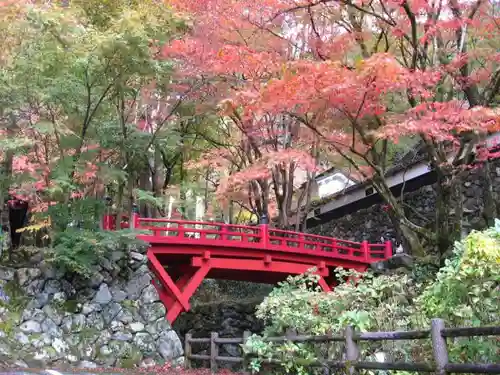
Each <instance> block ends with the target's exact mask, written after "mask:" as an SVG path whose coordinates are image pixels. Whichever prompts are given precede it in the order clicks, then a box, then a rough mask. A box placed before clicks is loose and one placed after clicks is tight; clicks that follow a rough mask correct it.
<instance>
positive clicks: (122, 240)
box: [48, 228, 141, 278]
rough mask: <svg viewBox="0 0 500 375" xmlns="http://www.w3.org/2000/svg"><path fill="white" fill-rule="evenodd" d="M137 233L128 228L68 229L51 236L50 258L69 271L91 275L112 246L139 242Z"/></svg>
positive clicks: (112, 248)
mask: <svg viewBox="0 0 500 375" xmlns="http://www.w3.org/2000/svg"><path fill="white" fill-rule="evenodd" d="M136 235H137V233H134V232H132V231H129V230H120V231H93V230H85V229H77V228H69V229H67V230H65V231H64V232H59V233H56V234H55V235H54V242H53V246H52V248H51V249H50V254H49V258H48V259H49V261H52V262H53V263H55V264H56V265H57V266H58V267H61V268H63V269H64V270H67V271H69V272H74V273H76V274H78V275H80V276H83V277H87V278H88V277H91V276H92V273H93V272H94V269H95V266H96V265H97V264H99V262H100V261H101V260H102V259H103V258H104V257H105V256H106V255H107V253H108V252H110V251H112V250H114V249H126V248H127V247H128V246H130V245H131V244H139V243H141V241H139V240H137V239H136V238H135V237H136Z"/></svg>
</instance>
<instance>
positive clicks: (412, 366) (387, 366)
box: [184, 319, 500, 375]
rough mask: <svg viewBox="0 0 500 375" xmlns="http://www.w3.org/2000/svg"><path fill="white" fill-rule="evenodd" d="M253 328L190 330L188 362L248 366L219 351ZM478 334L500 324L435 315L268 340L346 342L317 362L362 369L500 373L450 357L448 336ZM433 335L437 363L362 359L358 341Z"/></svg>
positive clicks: (492, 332) (495, 331) (496, 367)
mask: <svg viewBox="0 0 500 375" xmlns="http://www.w3.org/2000/svg"><path fill="white" fill-rule="evenodd" d="M249 336H250V332H245V333H244V335H243V337H241V338H221V337H219V336H218V334H217V333H216V332H212V334H211V336H210V337H209V338H193V337H192V335H191V334H186V338H185V341H184V357H185V362H184V363H185V366H186V367H188V368H189V367H191V362H192V361H193V360H205V361H210V369H211V370H212V372H216V371H217V369H218V363H219V362H231V363H242V364H243V366H244V369H245V370H246V369H247V367H248V363H249V360H250V358H248V357H247V356H241V357H225V356H220V355H219V345H221V344H244V343H245V342H246V340H247V339H248V337H249ZM474 336H500V326H499V327H497V326H493V327H470V328H445V324H444V321H443V320H441V319H432V321H431V327H430V329H428V330H421V331H407V332H403V331H395V332H366V333H356V332H355V331H354V329H353V328H352V327H347V328H346V329H345V331H344V333H343V334H342V335H340V334H339V335H321V336H310V335H298V336H297V335H295V336H283V337H269V338H266V339H265V340H266V341H268V342H287V341H291V342H321V343H325V342H335V341H336V342H343V343H344V344H345V354H346V356H345V357H346V358H345V360H339V361H317V363H315V364H314V363H313V364H312V366H314V365H322V366H324V365H325V364H327V365H328V366H329V367H330V368H337V369H341V368H348V367H349V368H354V369H358V370H361V369H363V370H399V371H415V372H429V373H430V372H434V373H436V374H439V375H444V374H448V373H476V374H500V364H498V363H491V364H482V363H450V362H449V360H448V347H447V338H454V337H474ZM429 338H430V339H431V342H432V351H433V357H434V358H433V359H434V361H433V363H411V362H367V361H360V358H359V352H360V351H359V348H358V342H361V341H387V340H422V339H429ZM193 343H206V344H210V354H205V355H201V354H193V353H192V344H193ZM264 362H265V363H275V364H279V361H277V360H271V361H264Z"/></svg>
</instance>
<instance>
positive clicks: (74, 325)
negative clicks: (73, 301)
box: [71, 314, 85, 332]
mask: <svg viewBox="0 0 500 375" xmlns="http://www.w3.org/2000/svg"><path fill="white" fill-rule="evenodd" d="M84 328H85V315H83V314H76V315H73V318H72V322H71V331H72V332H80V331H81V330H82V329H84Z"/></svg>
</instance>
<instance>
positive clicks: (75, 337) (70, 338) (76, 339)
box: [65, 333, 81, 347]
mask: <svg viewBox="0 0 500 375" xmlns="http://www.w3.org/2000/svg"><path fill="white" fill-rule="evenodd" d="M65 340H66V342H67V343H68V345H69V346H70V347H75V346H77V345H78V344H79V343H80V342H81V337H80V335H79V334H78V333H73V334H69V335H66V336H65Z"/></svg>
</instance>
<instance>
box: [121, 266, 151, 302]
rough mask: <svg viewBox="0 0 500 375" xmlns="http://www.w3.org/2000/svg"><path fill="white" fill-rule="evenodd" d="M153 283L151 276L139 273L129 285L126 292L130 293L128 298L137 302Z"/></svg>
mask: <svg viewBox="0 0 500 375" xmlns="http://www.w3.org/2000/svg"><path fill="white" fill-rule="evenodd" d="M150 283H151V276H150V275H149V274H148V273H142V272H139V273H138V274H136V275H135V276H134V277H133V278H132V279H131V280H130V281H129V282H128V283H127V286H126V288H125V290H126V291H127V293H128V298H129V299H131V300H137V299H138V298H139V297H140V296H141V293H142V290H143V289H144V288H145V287H146V286H148V285H149V284H150Z"/></svg>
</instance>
